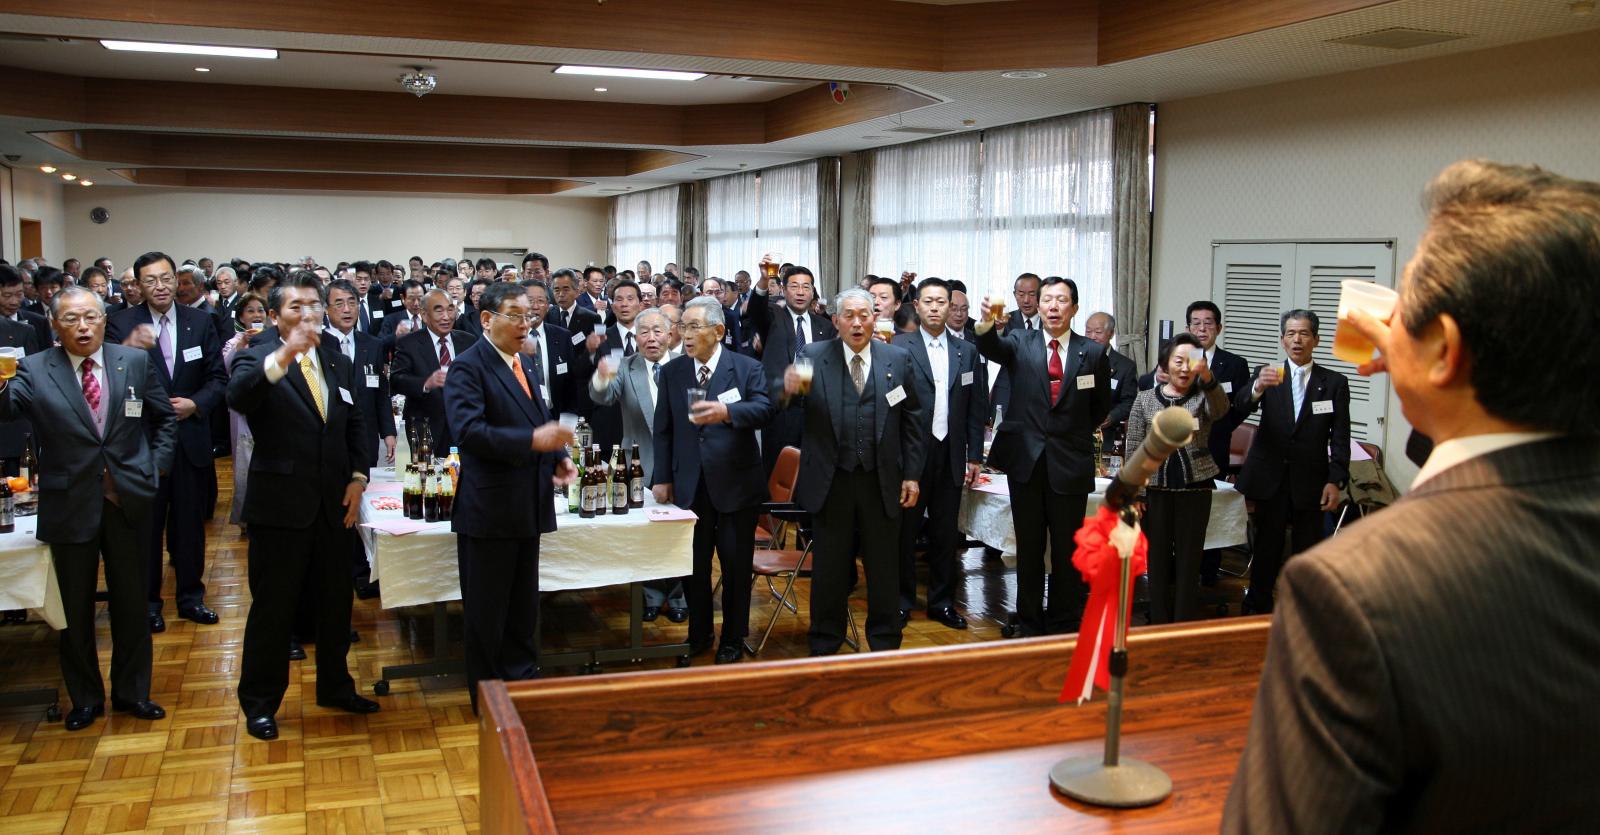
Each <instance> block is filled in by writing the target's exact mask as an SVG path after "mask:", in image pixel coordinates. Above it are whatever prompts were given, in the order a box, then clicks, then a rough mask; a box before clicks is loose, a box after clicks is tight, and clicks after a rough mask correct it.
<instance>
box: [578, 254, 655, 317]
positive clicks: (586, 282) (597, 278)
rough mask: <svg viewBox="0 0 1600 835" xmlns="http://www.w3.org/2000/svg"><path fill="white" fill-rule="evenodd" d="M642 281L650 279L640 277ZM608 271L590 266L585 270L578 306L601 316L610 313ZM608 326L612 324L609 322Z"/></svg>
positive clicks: (579, 287) (579, 290)
mask: <svg viewBox="0 0 1600 835" xmlns="http://www.w3.org/2000/svg"><path fill="white" fill-rule="evenodd" d="M639 280H640V281H648V280H649V279H648V277H646V276H640V278H639ZM605 289H606V271H605V270H604V269H603V268H601V267H596V266H594V265H590V266H588V267H584V269H583V283H582V284H580V285H578V304H580V305H582V306H584V307H587V308H589V309H590V310H592V311H594V312H595V313H598V314H600V315H602V316H603V315H605V314H606V313H608V312H610V311H609V310H608V309H607V308H609V307H610V300H609V299H608V298H607V297H606V295H605ZM606 324H608V325H609V324H611V322H610V321H609V320H608V321H607V322H606Z"/></svg>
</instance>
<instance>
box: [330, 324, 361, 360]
mask: <svg viewBox="0 0 1600 835" xmlns="http://www.w3.org/2000/svg"><path fill="white" fill-rule="evenodd" d="M325 330H326V331H327V332H328V335H329V336H331V337H333V338H334V339H335V340H337V341H338V342H339V351H340V353H343V354H344V357H345V359H347V360H349V361H350V365H352V366H355V365H357V363H356V333H355V329H354V328H352V329H351V331H350V332H349V333H341V332H340V331H339V329H338V328H334V327H328V328H325Z"/></svg>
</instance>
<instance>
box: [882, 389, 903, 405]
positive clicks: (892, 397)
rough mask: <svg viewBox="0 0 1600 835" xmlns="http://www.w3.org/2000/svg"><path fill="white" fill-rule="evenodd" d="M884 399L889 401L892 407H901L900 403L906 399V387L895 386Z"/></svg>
mask: <svg viewBox="0 0 1600 835" xmlns="http://www.w3.org/2000/svg"><path fill="white" fill-rule="evenodd" d="M883 399H884V400H887V401H888V402H889V405H890V406H898V405H900V401H902V400H904V399H906V387H905V386H895V387H894V388H892V389H890V390H889V393H888V394H887V395H885V396H884V398H883Z"/></svg>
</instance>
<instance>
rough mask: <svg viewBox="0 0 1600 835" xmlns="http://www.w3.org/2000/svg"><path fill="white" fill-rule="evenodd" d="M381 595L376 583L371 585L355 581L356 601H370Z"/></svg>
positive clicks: (364, 581) (365, 581) (362, 581)
mask: <svg viewBox="0 0 1600 835" xmlns="http://www.w3.org/2000/svg"><path fill="white" fill-rule="evenodd" d="M382 593H383V592H382V591H381V590H380V589H379V588H378V584H377V583H372V582H368V581H367V580H361V579H358V580H356V599H357V600H371V599H372V598H374V597H377V596H378V595H380V594H382Z"/></svg>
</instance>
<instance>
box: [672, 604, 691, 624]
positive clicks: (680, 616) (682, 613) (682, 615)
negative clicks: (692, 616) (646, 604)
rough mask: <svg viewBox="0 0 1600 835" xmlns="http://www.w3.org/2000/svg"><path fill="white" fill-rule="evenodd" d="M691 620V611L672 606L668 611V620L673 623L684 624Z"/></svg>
mask: <svg viewBox="0 0 1600 835" xmlns="http://www.w3.org/2000/svg"><path fill="white" fill-rule="evenodd" d="M688 619H689V610H688V609H682V608H679V607H677V606H672V607H669V608H668V609H667V620H670V621H672V622H673V623H683V622H684V621H686V620H688Z"/></svg>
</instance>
